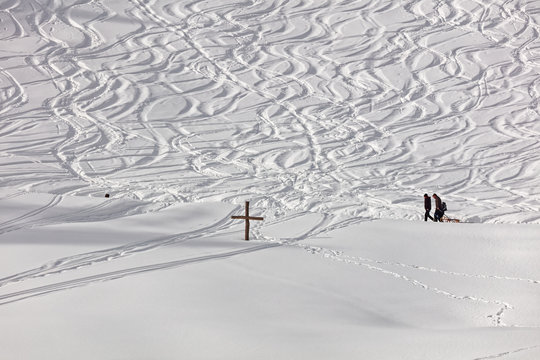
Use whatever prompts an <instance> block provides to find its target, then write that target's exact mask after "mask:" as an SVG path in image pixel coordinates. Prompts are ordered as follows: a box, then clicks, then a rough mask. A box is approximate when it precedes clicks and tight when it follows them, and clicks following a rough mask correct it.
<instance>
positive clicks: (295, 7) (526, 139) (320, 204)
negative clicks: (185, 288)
mask: <svg viewBox="0 0 540 360" xmlns="http://www.w3.org/2000/svg"><path fill="white" fill-rule="evenodd" d="M129 3H130V4H131V6H132V7H131V8H130V9H129V10H128V11H126V12H124V13H116V12H115V11H114V10H113V9H112V7H111V6H110V5H109V6H108V4H107V3H106V2H100V1H94V0H77V1H71V2H69V4H68V3H67V2H63V1H55V0H31V1H29V2H23V1H10V2H8V3H7V5H6V6H4V5H2V7H0V19H1V21H2V22H0V24H3V26H4V27H5V29H6V30H4V31H3V32H1V33H0V41H3V42H6V43H9V44H13V45H17V44H18V42H20V41H23V40H25V39H27V38H28V37H30V36H32V37H35V38H37V39H38V40H39V41H38V43H39V46H37V48H36V51H35V52H34V53H32V54H23V55H20V54H17V56H15V58H16V59H18V58H20V60H18V61H19V64H18V65H14V64H13V62H14V60H13V56H12V55H13V54H11V53H8V52H6V51H5V50H2V51H0V104H1V107H0V118H1V119H2V122H1V123H0V135H1V136H2V137H3V139H5V144H6V145H2V147H1V148H0V159H5V160H6V162H5V163H6V165H5V169H6V170H5V171H4V173H6V176H3V177H2V178H0V184H1V185H2V186H3V187H12V188H15V189H19V190H22V191H24V192H28V191H30V192H32V191H35V192H50V193H54V194H58V195H56V196H54V197H53V198H52V199H51V201H50V203H48V204H44V205H43V207H42V208H38V209H35V210H33V211H30V212H28V213H27V214H23V215H21V216H19V217H17V218H14V219H11V220H8V221H5V222H3V223H1V224H0V235H1V234H4V233H7V232H10V231H16V230H19V229H23V228H28V227H32V226H41V225H47V224H53V223H58V222H62V221H69V220H67V219H74V217H68V216H64V215H62V216H45V214H46V213H47V211H49V210H50V209H51V208H53V207H55V206H57V205H58V204H59V203H60V202H61V199H62V196H64V195H90V196H102V194H103V193H105V192H109V193H112V194H113V196H114V197H117V198H132V199H137V200H143V205H142V207H143V209H142V210H141V209H139V210H135V208H130V209H124V210H123V211H125V213H133V212H135V211H154V210H158V209H162V208H164V207H167V206H170V205H174V204H176V203H179V202H193V201H223V202H231V203H240V202H242V201H243V200H246V199H250V200H251V201H252V204H253V206H255V207H257V208H258V209H261V210H262V211H263V216H265V218H266V219H267V222H268V223H272V222H279V221H286V220H288V219H292V218H293V217H294V216H298V214H307V213H310V212H317V213H320V214H322V216H323V220H322V221H320V223H319V224H317V225H316V226H315V227H314V228H313V229H311V230H309V231H308V232H306V234H304V235H302V236H301V237H299V238H297V239H295V240H292V241H288V242H275V241H270V240H269V239H267V240H266V242H264V241H263V243H262V244H261V245H257V246H254V247H248V248H245V249H242V250H238V251H231V252H224V253H220V254H214V255H209V256H203V257H196V258H192V259H184V260H178V261H172V262H169V263H163V264H155V265H148V266H144V267H137V268H131V269H124V270H119V271H115V272H109V273H103V274H97V275H94V276H90V277H83V278H80V279H75V280H70V281H64V282H57V283H55V284H52V285H46V286H38V287H35V288H32V289H27V290H23V291H18V292H13V293H9V294H4V295H0V304H7V303H11V302H14V301H20V300H23V299H27V298H31V297H34V296H38V295H43V294H47V293H51V292H56V291H60V290H64V289H69V288H73V287H77V286H83V285H87V284H91V283H94V282H101V281H107V280H112V279H118V278H121V277H125V276H129V275H133V274H139V273H143V272H148V271H155V270H163V269H169V268H174V267H178V266H182V265H187V264H192V263H198V262H201V261H207V260H213V259H222V258H228V257H232V256H236V255H242V254H248V253H252V252H254V251H259V250H264V249H268V248H270V247H274V246H295V247H300V248H303V249H305V250H307V251H309V252H310V253H314V254H319V255H322V256H323V257H325V258H328V259H330V260H334V261H339V262H343V263H346V264H350V265H357V266H360V267H362V268H365V269H368V270H371V271H378V272H381V273H383V274H385V275H388V276H392V277H394V278H396V279H399V280H402V281H407V282H409V283H410V284H411V285H413V286H418V287H421V288H423V289H425V290H428V291H431V292H434V293H437V294H439V295H441V296H446V297H449V298H452V299H456V300H468V301H475V302H478V303H483V304H495V305H497V306H500V310H499V311H498V312H497V313H495V314H490V315H489V316H490V318H491V319H492V321H493V324H494V325H495V326H507V325H506V324H505V323H504V322H503V320H502V318H503V315H504V313H505V312H506V311H509V310H512V309H513V306H512V305H510V304H508V303H506V302H504V301H502V300H492V299H485V298H482V297H475V296H469V295H458V294H453V293H451V292H448V291H446V290H443V289H439V288H437V287H435V286H431V285H427V284H424V283H422V282H420V281H417V280H415V279H412V278H409V277H407V276H404V275H402V274H399V273H397V272H394V271H390V270H388V269H385V268H384V266H392V267H403V268H412V269H416V270H419V271H428V272H435V273H439V274H442V275H445V276H458V277H472V278H478V279H486V280H487V279H489V280H500V281H520V282H527V283H533V284H538V283H539V281H538V280H535V279H521V278H512V277H505V276H498V275H480V274H464V273H456V272H447V271H443V270H438V269H431V268H426V267H423V266H420V265H410V264H402V263H392V262H386V261H382V260H373V259H365V258H361V257H353V256H347V255H344V254H341V253H338V252H336V251H334V250H331V249H322V248H315V247H310V246H307V245H303V244H301V243H299V241H300V240H303V239H305V238H307V237H310V236H314V235H316V234H320V233H323V232H326V231H330V230H334V229H339V228H342V227H345V226H349V225H351V224H355V223H358V222H361V221H364V220H366V219H373V218H400V219H403V218H405V219H411V220H418V219H419V218H420V216H421V213H422V211H421V194H423V193H424V192H434V191H436V192H437V193H440V194H442V196H443V198H444V200H445V201H447V202H448V204H449V206H450V208H451V209H452V208H453V209H456V210H455V211H456V212H458V214H459V216H460V217H462V219H464V220H470V221H481V222H531V223H538V222H539V221H540V216H539V215H538V213H539V211H540V187H539V185H538V181H537V177H538V176H537V175H538V171H539V169H540V158H539V157H538V154H539V153H540V152H539V150H540V141H539V138H540V126H539V125H538V121H537V120H538V117H540V112H539V110H540V109H539V97H540V80H538V78H539V76H538V75H539V72H540V43H539V40H538V37H539V34H540V25H539V21H540V15H539V14H540V4H538V3H535V2H533V1H515V2H510V1H502V0H495V1H491V2H489V3H484V2H482V1H472V2H470V1H464V0H445V1H438V2H436V3H431V2H426V1H421V0H418V1H417V0H411V1H406V2H398V1H394V2H392V3H390V4H389V5H385V6H382V5H381V3H380V2H378V1H366V2H363V1H360V2H352V1H346V0H343V1H342V0H328V1H322V2H314V1H296V0H292V1H283V0H276V1H272V2H264V1H260V0H251V1H245V2H243V3H239V2H238V1H233V0H230V1H220V2H219V4H216V3H213V2H204V1H199V0H194V1H181V2H178V1H167V0H130V1H129ZM330 9H331V11H330ZM37 10H39V11H37ZM394 12H399V13H400V14H401V15H402V16H406V17H407V18H408V20H409V21H407V22H403V23H392V22H388V18H391V14H392V13H394ZM116 21H127V22H130V23H132V24H133V26H132V28H131V29H132V30H130V31H126V32H125V33H121V34H115V36H113V35H112V34H108V33H106V31H105V30H104V29H106V27H105V25H107V24H111V23H114V22H116ZM351 28H353V29H357V30H355V31H354V34H356V35H355V36H345V34H350V33H351V30H350V29H351ZM68 30H69V32H72V33H73V34H76V35H74V36H73V37H70V38H69V37H66V36H65V34H66V32H68ZM447 32H451V33H452V34H454V38H457V39H459V40H458V41H454V42H452V41H448V38H441V37H440V35H439V34H444V33H447ZM450 38H452V37H450ZM494 54H495V55H497V56H495V55H494ZM501 54H502V55H501ZM20 66H28V67H30V68H31V69H32V71H34V72H35V73H36V74H41V76H43V77H44V79H45V80H39V81H47V82H48V83H49V84H50V85H51V89H54V91H52V90H51V94H48V95H47V97H46V98H45V100H44V102H43V104H44V107H45V109H43V106H42V104H41V103H39V104H36V103H34V102H33V96H36V95H33V94H32V93H30V92H29V91H28V90H27V89H28V88H29V87H31V85H32V84H33V82H32V81H29V80H28V79H22V78H20V77H21V71H20ZM36 81H38V80H36ZM41 126H49V128H47V129H48V133H49V134H52V135H50V137H49V138H48V139H43V140H42V141H39V142H36V141H31V140H28V141H23V140H21V139H24V138H25V135H27V138H29V139H30V138H32V134H35V133H36V132H37V131H38V130H39V129H40V128H37V127H41ZM14 144H16V145H14ZM12 158H14V159H17V161H20V162H22V163H24V164H28V166H47V167H49V168H51V169H54V172H53V175H49V177H51V176H53V181H45V180H43V179H42V178H39V177H34V176H20V174H14V173H11V174H10V173H9V171H10V170H11V168H10V166H11V165H9V163H8V162H7V160H8V159H12ZM0 161H2V162H0V164H4V162H3V161H4V160H0ZM32 169H33V167H32ZM51 171H53V170H51ZM17 194H19V193H17ZM107 206H108V205H107V204H101V205H98V206H96V207H95V208H91V209H87V210H86V211H84V212H81V213H80V214H77V216H78V217H81V218H82V217H86V218H88V219H98V218H99V215H98V214H99V213H100V212H102V211H103V210H104V209H106V208H107ZM134 206H135V205H134ZM139 206H140V205H139ZM291 213H294V214H295V215H291ZM449 213H450V214H452V210H450V212H449ZM120 215H121V214H119V213H118V214H117V213H115V216H120ZM72 221H74V220H72ZM231 226H232V222H230V221H228V220H227V218H225V219H223V220H221V221H220V222H218V223H216V224H212V225H209V226H208V227H207V228H205V229H202V230H200V231H199V232H193V233H191V232H189V233H183V234H175V235H171V236H168V237H164V238H161V239H154V240H149V241H145V242H141V243H134V244H128V245H125V246H122V247H117V248H111V249H104V250H100V251H96V252H93V253H87V254H76V255H73V256H71V257H67V258H62V259H56V260H53V261H51V262H50V263H47V264H43V265H42V266H40V267H38V268H35V269H29V270H28V271H25V272H21V273H18V274H13V275H10V276H8V277H4V278H2V279H0V287H4V286H7V285H9V284H12V283H20V282H23V281H26V280H29V279H37V278H41V277H45V276H48V275H53V274H60V273H64V272H67V271H72V270H77V269H80V268H82V267H87V266H92V265H94V264H98V263H103V262H108V261H113V260H116V259H120V258H123V257H125V256H130V255H141V254H143V253H145V252H147V251H150V250H152V249H155V248H158V247H162V246H167V245H170V244H173V243H175V244H176V243H181V242H185V241H189V240H192V239H195V238H201V237H206V236H211V235H212V234H215V233H216V232H218V231H224V230H226V229H228V228H229V227H231ZM254 232H255V233H257V234H258V236H257V237H258V238H260V239H264V238H265V236H264V234H261V233H260V232H259V230H258V228H257V226H255V229H254ZM522 350H523V351H524V350H526V349H519V350H517V351H522ZM514 352H516V351H514ZM506 354H509V353H505V354H499V355H494V356H491V357H487V358H496V357H502V356H505V355H506Z"/></svg>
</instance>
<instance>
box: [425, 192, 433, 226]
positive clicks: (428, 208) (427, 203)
mask: <svg viewBox="0 0 540 360" xmlns="http://www.w3.org/2000/svg"><path fill="white" fill-rule="evenodd" d="M424 209H426V214H425V215H424V221H427V219H428V218H430V219H431V220H433V218H432V217H431V215H430V214H429V213H430V212H431V198H430V197H429V195H428V194H424Z"/></svg>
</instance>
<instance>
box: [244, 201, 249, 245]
mask: <svg viewBox="0 0 540 360" xmlns="http://www.w3.org/2000/svg"><path fill="white" fill-rule="evenodd" d="M244 240H246V241H248V240H249V201H246V230H245V233H244Z"/></svg>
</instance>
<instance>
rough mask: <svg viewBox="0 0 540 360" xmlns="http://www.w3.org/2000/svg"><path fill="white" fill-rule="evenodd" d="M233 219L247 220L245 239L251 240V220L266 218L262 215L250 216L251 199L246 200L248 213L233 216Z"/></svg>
mask: <svg viewBox="0 0 540 360" xmlns="http://www.w3.org/2000/svg"><path fill="white" fill-rule="evenodd" d="M231 219H241V220H246V234H245V239H244V240H246V241H247V240H249V220H264V218H262V217H257V216H249V201H246V215H245V216H231Z"/></svg>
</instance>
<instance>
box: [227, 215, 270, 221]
mask: <svg viewBox="0 0 540 360" xmlns="http://www.w3.org/2000/svg"><path fill="white" fill-rule="evenodd" d="M231 219H241V220H264V218H262V217H258V216H231Z"/></svg>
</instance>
